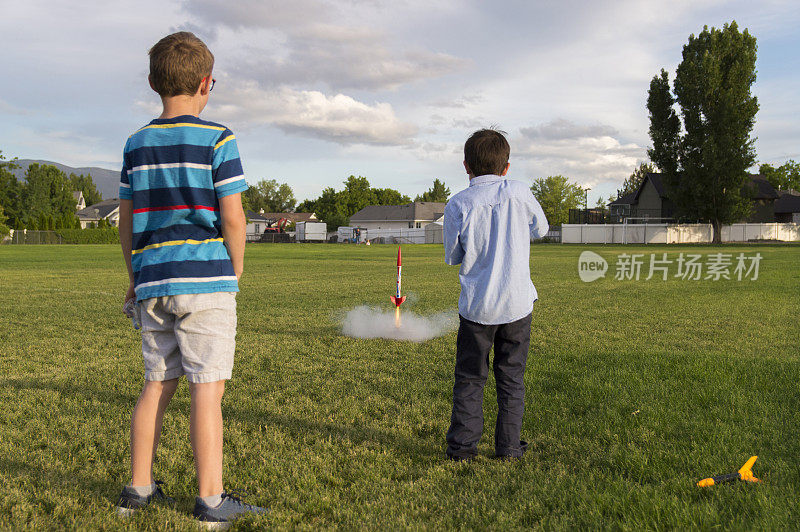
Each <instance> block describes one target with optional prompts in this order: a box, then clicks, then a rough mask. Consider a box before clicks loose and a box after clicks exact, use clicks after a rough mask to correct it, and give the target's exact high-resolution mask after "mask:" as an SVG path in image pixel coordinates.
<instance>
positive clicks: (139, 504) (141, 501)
mask: <svg viewBox="0 0 800 532" xmlns="http://www.w3.org/2000/svg"><path fill="white" fill-rule="evenodd" d="M155 484H156V489H155V491H154V492H153V493H151V494H150V495H147V496H142V495H139V494H137V493H136V492H135V491H133V489H131V488H130V487H129V486H125V487H124V488H122V493H121V494H120V496H119V502H117V515H120V516H122V517H130V516H131V515H133V513H134V512H136V511H137V510H141V509H143V508H145V507H146V506H147V505H148V504H150V503H151V502H157V503H163V504H172V503H174V502H175V499H172V498H171V497H167V496H166V495H165V494H164V492H163V491H162V490H161V485H162V484H163V482H161V481H160V480H156V481H155Z"/></svg>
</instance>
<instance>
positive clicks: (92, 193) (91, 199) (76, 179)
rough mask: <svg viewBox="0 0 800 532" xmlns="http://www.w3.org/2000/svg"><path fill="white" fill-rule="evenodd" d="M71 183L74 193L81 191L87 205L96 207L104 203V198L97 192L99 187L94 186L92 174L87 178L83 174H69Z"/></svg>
mask: <svg viewBox="0 0 800 532" xmlns="http://www.w3.org/2000/svg"><path fill="white" fill-rule="evenodd" d="M69 182H70V185H71V186H72V190H73V191H76V190H79V191H81V192H83V199H84V201H86V205H94V204H95V203H100V202H101V201H103V196H101V195H100V192H98V191H97V186H96V185H95V184H94V180H93V179H92V175H91V174H87V175H85V176H84V175H83V174H81V175H75V174H69ZM73 210H74V209H73Z"/></svg>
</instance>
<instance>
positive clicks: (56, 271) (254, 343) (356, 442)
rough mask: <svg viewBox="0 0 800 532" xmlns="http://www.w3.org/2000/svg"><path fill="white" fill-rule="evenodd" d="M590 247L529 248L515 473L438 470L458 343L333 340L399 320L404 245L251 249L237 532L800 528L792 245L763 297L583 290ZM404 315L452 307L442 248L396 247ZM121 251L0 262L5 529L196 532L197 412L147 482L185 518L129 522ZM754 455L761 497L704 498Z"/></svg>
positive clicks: (236, 403)
mask: <svg viewBox="0 0 800 532" xmlns="http://www.w3.org/2000/svg"><path fill="white" fill-rule="evenodd" d="M585 249H592V250H594V251H596V252H598V253H600V254H601V255H603V256H604V257H605V258H606V259H608V260H609V264H610V266H611V268H612V270H613V262H614V260H615V256H616V255H618V254H620V253H623V252H631V251H636V252H641V253H648V254H649V253H650V252H659V253H661V252H665V251H666V252H668V253H670V254H671V255H673V256H674V255H676V254H677V253H678V252H679V251H691V252H695V253H704V254H705V253H713V252H717V251H719V250H720V248H713V247H694V246H691V247H690V246H684V247H652V248H651V247H647V248H645V247H621V246H617V247H604V246H566V245H564V246H562V245H557V244H554V245H539V246H534V247H533V248H532V258H531V264H532V277H533V280H534V283H535V284H536V286H537V289H538V291H539V295H540V301H539V302H538V303H537V305H536V308H535V309H534V319H533V330H532V340H531V351H530V357H529V361H528V369H527V373H526V385H527V394H526V414H525V422H524V425H523V439H526V440H528V441H529V442H530V449H529V452H528V454H527V455H526V457H525V459H524V460H523V461H521V462H518V463H501V462H497V461H495V460H492V459H491V458H490V456H491V454H492V452H493V447H492V441H493V429H494V415H495V412H496V406H495V405H494V401H495V395H494V391H493V386H494V382H493V380H492V378H491V376H490V380H489V383H488V385H487V392H486V398H485V404H484V406H485V412H486V417H487V423H486V431H485V433H484V437H483V439H482V440H481V446H480V451H481V453H482V456H481V458H480V459H479V460H477V461H475V462H473V463H471V464H455V463H451V462H448V461H446V460H445V459H444V435H445V431H446V430H447V426H448V421H449V416H450V401H451V395H452V391H451V389H452V384H453V383H452V373H453V364H454V351H455V333H454V332H453V333H450V334H448V335H446V336H443V337H440V338H436V339H434V340H431V341H428V342H424V343H409V342H393V341H388V340H359V339H353V338H348V337H343V336H341V335H340V332H339V326H338V320H339V319H340V318H341V316H342V315H343V313H344V312H345V311H346V310H348V309H351V308H353V307H355V306H357V305H360V304H370V305H379V306H383V307H384V308H386V309H387V310H388V309H389V305H390V303H389V301H388V297H389V296H390V295H392V292H393V290H394V281H395V278H394V274H395V271H394V263H393V257H394V254H395V253H396V247H394V246H372V247H355V246H346V245H252V246H248V249H247V257H246V267H245V277H244V279H243V280H242V283H241V290H242V291H241V293H240V294H239V298H238V303H239V333H238V346H237V354H236V357H237V358H236V366H235V368H234V378H233V380H232V381H230V382H229V385H228V391H227V393H226V396H225V400H224V402H223V413H224V416H225V419H226V421H225V477H226V485H227V486H229V487H235V488H239V489H243V490H245V491H247V492H249V493H250V496H249V497H248V500H250V501H251V502H254V503H257V504H261V505H265V506H269V507H270V508H271V512H270V514H269V515H267V516H265V517H263V518H248V519H246V520H243V521H241V522H240V523H238V525H237V527H238V528H239V529H262V528H267V527H269V528H301V529H318V528H344V529H355V528H367V529H399V528H402V529H442V528H444V529H456V528H457V529H484V528H491V529H509V528H511V529H518V528H544V529H572V528H584V529H585V528H610V529H631V530H639V529H671V528H679V529H687V528H701V529H710V528H725V529H766V530H775V529H795V528H797V527H798V523H800V509H798V504H797V501H798V499H800V468H798V459H800V412H799V410H800V365H799V364H798V362H800V360H799V357H800V339H799V338H798V317H799V316H800V246H796V245H795V246H791V245H786V246H783V245H774V246H772V245H763V246H762V245H759V246H725V247H723V248H722V250H723V251H725V252H739V251H744V252H746V253H748V254H752V253H755V252H760V253H761V254H762V256H763V259H762V262H761V265H760V274H759V279H758V280H757V281H749V280H747V281H741V282H738V281H735V280H732V281H726V280H721V281H718V282H712V281H705V280H702V281H684V280H680V279H670V280H668V281H661V280H650V281H644V280H640V281H617V280H614V279H613V271H612V272H611V275H609V277H607V278H605V279H601V280H598V281H596V282H594V283H591V284H587V283H582V282H581V281H580V280H579V278H578V274H577V260H578V255H579V254H580V252H581V251H583V250H585ZM403 255H404V264H403V266H404V268H403V274H404V275H403V281H404V288H405V289H406V290H408V291H409V292H412V293H414V294H416V302H415V304H414V306H413V310H414V311H416V312H418V313H422V314H427V313H434V312H440V311H447V310H452V309H455V308H456V304H457V300H458V292H459V289H458V269H457V268H454V267H448V266H445V265H444V264H443V262H442V249H441V246H405V247H404V249H403ZM126 285H127V279H126V276H125V274H124V268H123V265H122V259H121V254H120V252H119V250H118V248H117V247H114V246H3V247H0V486H2V487H1V488H0V529H26V528H27V529H64V528H66V529H74V528H80V529H86V528H89V529H113V530H117V529H125V528H127V529H131V530H134V529H135V530H140V529H151V530H155V529H158V530H175V529H178V530H184V529H186V530H188V529H192V528H193V527H194V522H193V520H192V518H191V517H190V512H191V509H192V505H193V502H194V494H195V491H196V483H195V477H194V470H193V464H192V455H191V448H190V445H189V437H188V414H189V398H188V389H187V386H186V385H185V384H182V385H181V387H180V388H179V392H178V394H177V395H176V396H175V399H174V400H173V403H172V405H171V407H170V409H169V410H168V412H167V417H166V419H165V423H164V434H163V437H162V444H161V447H160V449H159V453H158V458H157V462H156V477H157V478H160V479H162V480H164V481H165V482H166V486H165V488H166V490H167V492H168V494H170V495H172V496H174V497H175V498H176V499H177V505H176V507H175V508H174V509H170V508H152V509H148V510H147V511H145V512H143V513H140V514H139V515H137V516H136V517H135V518H133V519H132V520H131V521H123V520H120V519H119V518H117V517H116V516H115V514H114V512H113V504H114V503H115V502H116V497H117V495H118V492H119V490H120V487H121V486H122V484H123V483H124V482H126V481H128V480H129V473H128V429H129V422H130V415H131V411H132V408H133V405H134V403H135V401H136V397H137V396H138V393H139V390H140V388H141V384H142V372H143V366H142V362H141V358H140V351H139V349H140V347H139V345H140V343H139V336H138V333H137V332H135V331H134V330H133V329H132V328H131V327H130V322H129V321H128V320H127V319H125V318H124V316H123V315H122V314H121V312H120V308H121V298H122V295H123V292H124V289H125V288H126ZM753 454H757V455H759V459H758V461H757V462H756V465H755V468H754V471H755V473H756V476H758V477H760V478H762V479H763V483H761V484H748V485H745V484H744V483H739V484H727V485H721V486H715V487H713V488H706V489H700V488H697V487H695V485H694V483H695V482H696V481H697V480H699V479H700V478H703V477H705V476H710V475H712V474H719V473H726V472H729V471H735V470H736V469H738V468H739V467H740V466H741V465H742V464H743V463H744V462H745V461H746V460H747V458H749V457H750V455H753Z"/></svg>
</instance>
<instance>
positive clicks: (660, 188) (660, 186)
mask: <svg viewBox="0 0 800 532" xmlns="http://www.w3.org/2000/svg"><path fill="white" fill-rule="evenodd" d="M648 181H650V182H651V183H653V186H654V187H655V189H656V192H657V193H658V197H659V198H661V199H664V198H665V197H666V192H665V188H664V182H663V181H662V180H661V174H657V173H653V172H648V173H647V175H645V176H644V179H643V180H642V184H641V185H640V186H639V189H638V190H637V191H636V194H634V197H633V201H632V202H631V203H638V202H639V194H641V193H642V190H643V189H644V186H645V185H646V184H647V182H648Z"/></svg>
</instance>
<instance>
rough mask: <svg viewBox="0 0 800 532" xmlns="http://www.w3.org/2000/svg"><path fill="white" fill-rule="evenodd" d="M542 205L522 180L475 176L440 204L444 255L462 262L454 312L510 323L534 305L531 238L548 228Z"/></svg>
mask: <svg viewBox="0 0 800 532" xmlns="http://www.w3.org/2000/svg"><path fill="white" fill-rule="evenodd" d="M548 230H549V225H548V224H547V219H546V218H545V215H544V211H542V207H541V205H539V202H538V201H536V198H534V197H533V194H532V193H531V190H530V188H528V186H527V185H526V184H525V183H522V182H521V181H512V180H509V179H505V178H503V177H500V176H497V175H482V176H478V177H473V178H472V179H471V180H470V182H469V188H467V189H466V190H462V191H461V192H459V193H458V194H456V195H455V196H453V197H452V198H451V199H450V201H449V202H448V203H447V206H446V207H445V209H444V261H445V262H446V263H447V264H461V270H460V271H459V274H458V277H459V280H460V281H461V296H460V297H459V298H458V312H459V314H461V315H462V316H463V317H465V318H466V319H468V320H470V321H474V322H477V323H482V324H485V325H498V324H501V323H511V322H512V321H517V320H519V319H521V318H524V317H525V316H527V315H528V314H530V313H531V311H532V310H533V302H534V301H536V299H537V298H538V294H537V293H536V288H535V287H534V286H533V282H531V271H530V253H531V246H530V243H531V239H533V238H541V237H543V236H544V235H546V234H547V231H548Z"/></svg>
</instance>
